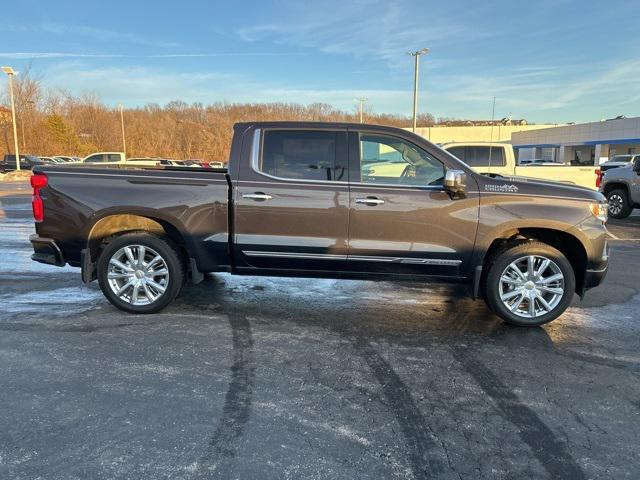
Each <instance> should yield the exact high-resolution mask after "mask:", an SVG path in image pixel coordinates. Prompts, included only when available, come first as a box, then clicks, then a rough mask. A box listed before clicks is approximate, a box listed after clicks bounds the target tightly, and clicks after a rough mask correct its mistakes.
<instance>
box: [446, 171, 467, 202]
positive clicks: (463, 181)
mask: <svg viewBox="0 0 640 480" xmlns="http://www.w3.org/2000/svg"><path fill="white" fill-rule="evenodd" d="M443 185H444V189H445V190H446V191H447V192H449V193H450V194H451V196H460V195H464V193H465V190H466V188H467V174H466V173H464V171H463V170H447V172H446V173H445V174H444V182H443Z"/></svg>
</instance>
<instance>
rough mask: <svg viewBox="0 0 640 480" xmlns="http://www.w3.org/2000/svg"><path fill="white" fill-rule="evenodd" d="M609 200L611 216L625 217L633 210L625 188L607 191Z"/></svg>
mask: <svg viewBox="0 0 640 480" xmlns="http://www.w3.org/2000/svg"><path fill="white" fill-rule="evenodd" d="M607 201H608V202H609V215H610V216H611V217H613V218H627V217H628V216H629V215H631V212H632V211H633V205H631V202H630V201H629V195H628V194H627V192H626V190H622V189H616V190H611V191H610V192H609V193H607Z"/></svg>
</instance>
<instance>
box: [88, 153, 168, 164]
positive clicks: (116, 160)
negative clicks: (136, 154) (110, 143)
mask: <svg viewBox="0 0 640 480" xmlns="http://www.w3.org/2000/svg"><path fill="white" fill-rule="evenodd" d="M158 161H159V159H155V158H146V157H141V158H127V157H126V156H125V154H124V153H123V152H97V153H92V154H91V155H87V156H86V157H84V158H83V159H82V160H81V162H82V163H95V164H99V165H127V164H128V165H134V166H138V167H154V166H156V165H157V164H158Z"/></svg>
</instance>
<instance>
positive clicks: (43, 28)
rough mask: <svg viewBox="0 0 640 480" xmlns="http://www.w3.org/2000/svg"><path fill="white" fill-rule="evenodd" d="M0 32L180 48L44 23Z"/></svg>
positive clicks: (135, 36) (81, 27)
mask: <svg viewBox="0 0 640 480" xmlns="http://www.w3.org/2000/svg"><path fill="white" fill-rule="evenodd" d="M0 31H5V32H13V33H48V34H51V35H57V36H65V37H66V36H70V35H72V36H73V37H86V38H92V39H94V40H98V41H100V42H105V43H106V42H117V43H125V44H133V45H143V46H150V47H157V48H177V47H180V46H181V44H180V43H177V42H167V41H160V40H154V39H149V38H146V37H143V36H141V35H138V34H135V33H129V32H119V31H116V30H109V29H104V28H95V27H88V26H84V25H67V24H63V23H52V22H45V23H41V24H38V25H21V24H4V25H2V26H0Z"/></svg>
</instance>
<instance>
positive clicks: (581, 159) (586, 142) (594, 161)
mask: <svg viewBox="0 0 640 480" xmlns="http://www.w3.org/2000/svg"><path fill="white" fill-rule="evenodd" d="M511 143H512V144H513V146H514V149H516V151H517V152H518V159H519V160H523V159H533V158H543V159H545V160H553V161H557V162H562V163H566V164H569V165H585V166H588V165H600V164H601V163H604V162H606V161H607V160H608V159H609V158H610V157H613V156H614V155H621V154H628V153H640V117H634V118H615V119H611V120H604V121H600V122H592V123H582V124H579V125H563V126H557V127H550V128H543V129H539V130H526V131H519V132H513V134H512V135H511Z"/></svg>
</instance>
